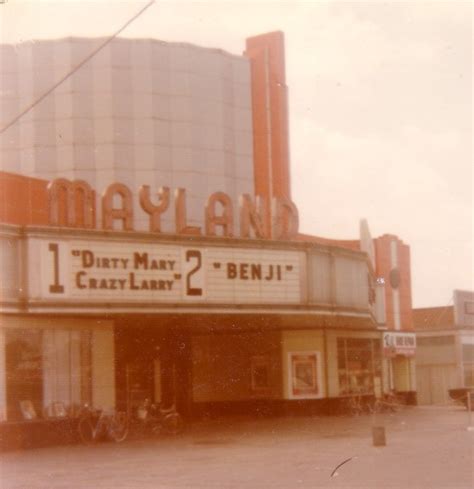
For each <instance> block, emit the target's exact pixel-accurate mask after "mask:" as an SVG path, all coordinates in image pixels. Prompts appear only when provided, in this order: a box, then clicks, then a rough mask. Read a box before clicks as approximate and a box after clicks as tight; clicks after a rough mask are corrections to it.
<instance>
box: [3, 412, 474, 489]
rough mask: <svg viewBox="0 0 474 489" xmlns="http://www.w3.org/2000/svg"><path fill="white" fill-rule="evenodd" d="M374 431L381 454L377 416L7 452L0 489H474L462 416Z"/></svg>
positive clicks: (264, 422) (398, 418) (260, 423)
mask: <svg viewBox="0 0 474 489" xmlns="http://www.w3.org/2000/svg"><path fill="white" fill-rule="evenodd" d="M382 418H383V419H382ZM376 422H377V424H382V423H383V424H384V425H385V428H386V435H387V446H385V447H379V448H377V447H374V446H373V445H372V436H371V427H372V418H371V416H360V417H358V418H349V417H299V418H272V419H260V420H255V419H253V420H251V419H246V418H244V417H242V418H233V419H228V420H225V421H224V420H215V421H210V422H206V423H199V424H196V425H194V426H193V427H192V428H191V429H190V430H188V432H187V433H186V434H184V435H182V436H180V437H177V438H165V437H163V438H158V439H155V440H131V441H126V442H125V443H123V444H121V445H114V444H111V443H103V444H99V445H97V446H94V447H83V446H68V447H57V448H45V449H38V450H31V451H26V452H14V453H6V454H4V455H3V456H2V459H1V462H0V464H1V465H0V469H1V471H0V488H1V489H20V488H22V489H36V488H38V489H40V488H41V489H46V488H48V489H59V488H61V489H62V488H64V489H66V488H68V489H79V488H80V489H83V488H84V489H86V488H87V489H89V488H90V489H92V488H103V489H105V488H107V489H112V488H114V489H115V488H127V489H132V488H133V489H142V488H145V489H148V488H154V489H156V488H158V489H161V488H163V489H184V488H199V489H208V488H209V489H210V488H222V489H240V488H255V489H257V488H258V489H260V488H265V489H266V488H272V489H282V488H285V489H293V488H304V489H309V488H323V487H324V488H326V487H328V488H364V489H372V488H373V489H380V488H391V489H395V488H397V489H398V488H400V489H401V488H403V489H408V488H417V489H419V488H423V489H424V488H426V489H435V488H446V489H447V488H449V489H458V488H459V489H461V488H462V489H464V488H465V489H471V488H472V487H474V457H473V455H474V452H473V446H474V431H468V430H467V429H466V427H467V422H468V413H467V411H466V410H465V409H462V408H457V407H446V408H431V407H430V408H428V407H426V408H425V407H423V408H406V409H404V410H402V411H400V412H398V413H395V414H386V415H383V416H381V417H379V419H378V420H376ZM347 459H350V460H349V461H348V462H347V463H345V464H344V465H342V466H341V467H340V468H339V469H338V470H337V475H336V476H334V477H331V473H332V472H333V470H334V469H335V468H336V467H337V465H339V464H340V463H341V462H343V461H344V460H347Z"/></svg>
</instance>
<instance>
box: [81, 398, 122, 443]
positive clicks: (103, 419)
mask: <svg viewBox="0 0 474 489" xmlns="http://www.w3.org/2000/svg"><path fill="white" fill-rule="evenodd" d="M78 431H79V437H80V438H81V441H82V442H83V443H84V444H86V445H90V444H92V443H95V442H97V441H99V440H103V439H109V440H112V441H114V442H116V443H120V442H122V441H124V440H125V439H126V438H127V435H128V420H127V415H126V414H125V413H122V412H114V413H112V414H107V413H105V411H104V410H100V409H91V408H89V407H88V406H85V407H84V408H83V410H82V412H81V414H80V415H79V423H78Z"/></svg>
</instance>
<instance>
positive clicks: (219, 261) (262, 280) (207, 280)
mask: <svg viewBox="0 0 474 489" xmlns="http://www.w3.org/2000/svg"><path fill="white" fill-rule="evenodd" d="M31 241H32V243H31V246H30V252H34V250H38V251H39V256H38V258H39V260H38V261H39V264H40V270H41V272H40V276H41V279H40V284H39V287H38V292H37V293H38V295H39V297H38V298H42V299H56V300H59V301H61V300H67V301H87V302H91V301H92V302H94V301H97V302H118V303H131V302H132V303H133V302H142V303H143V302H156V303H171V304H173V303H183V302H201V303H221V304H222V303H225V304H247V303H250V304H258V303H261V304H268V303H277V304H289V303H299V302H300V300H301V290H300V289H301V287H300V267H301V261H302V260H303V259H304V255H303V253H302V252H298V251H292V250H281V251H280V250H268V249H252V248H233V247H232V248H231V247H214V246H208V247H205V246H202V245H197V246H194V244H193V245H191V246H185V245H179V244H154V243H131V242H130V243H123V242H117V241H110V240H109V241H105V240H101V241H99V240H95V241H86V240H54V239H52V240H47V239H36V238H35V239H32V240H31ZM38 245H39V246H38ZM32 273H35V274H37V270H32Z"/></svg>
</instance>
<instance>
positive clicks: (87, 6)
mask: <svg viewBox="0 0 474 489" xmlns="http://www.w3.org/2000/svg"><path fill="white" fill-rule="evenodd" d="M147 3H148V2H147V0H145V1H128V2H119V1H108V0H96V1H81V2H78V1H68V0H63V1H62V2H57V3H52V2H44V1H36V2H23V1H19V0H7V3H6V4H3V5H0V15H1V22H2V23H1V26H0V36H1V40H2V42H21V41H23V42H24V41H30V40H34V39H45V38H56V37H63V36H69V35H74V36H107V35H111V34H112V33H113V32H114V31H116V30H117V29H118V28H119V27H120V26H121V25H122V24H123V23H125V22H126V21H127V20H128V19H129V18H130V17H132V16H133V15H134V14H135V13H136V12H137V11H138V10H139V9H140V7H141V6H144V5H146V4H147ZM273 30H281V31H283V32H284V33H285V39H286V70H287V83H288V86H289V95H290V100H289V118H290V146H291V175H292V192H293V200H294V201H295V202H296V204H297V206H298V208H299V211H300V216H301V228H300V230H301V231H302V232H305V233H311V234H316V235H319V236H324V237H332V238H341V239H355V238H357V237H358V229H359V220H360V219H361V218H366V219H367V220H368V222H369V226H370V229H371V232H372V235H373V236H374V237H375V236H379V235H381V234H385V233H390V234H397V235H398V236H399V237H400V238H401V239H402V240H403V241H404V242H405V243H407V244H409V245H410V247H411V259H412V288H413V303H414V306H415V307H423V306H445V305H448V304H450V303H451V297H452V291H453V289H471V290H472V289H474V269H473V225H474V224H473V171H472V4H471V2H468V1H465V2H456V1H446V2H421V1H412V2H388V3H383V2H381V1H376V2H360V1H358V2H340V1H333V2H321V1H315V0H314V1H307V2H297V1H294V0H292V1H286V2H274V1H265V2H263V1H262V2H246V1H235V2H228V1H223V0H220V1H217V2H190V1H187V2H185V1H177V0H174V1H157V2H155V4H154V5H152V6H151V7H150V8H149V9H148V10H146V12H145V13H144V14H143V15H142V16H141V17H140V18H138V19H137V20H136V21H135V22H134V23H133V24H132V25H131V26H129V27H128V28H127V29H126V31H124V32H123V33H122V36H123V37H153V38H156V39H161V40H164V41H182V42H189V43H193V44H198V45H201V46H206V47H217V48H221V49H224V50H226V51H229V52H232V53H235V54H241V53H242V52H243V50H244V49H245V38H246V37H249V36H252V35H256V34H261V33H264V32H269V31H273Z"/></svg>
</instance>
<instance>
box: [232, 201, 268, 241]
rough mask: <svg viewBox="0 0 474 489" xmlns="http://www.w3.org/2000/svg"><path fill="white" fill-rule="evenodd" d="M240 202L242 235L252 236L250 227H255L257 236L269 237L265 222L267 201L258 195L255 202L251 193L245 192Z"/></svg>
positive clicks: (245, 236) (244, 236)
mask: <svg viewBox="0 0 474 489" xmlns="http://www.w3.org/2000/svg"><path fill="white" fill-rule="evenodd" d="M239 203H240V237H241V238H250V228H252V229H253V231H254V233H255V237H256V238H262V239H265V238H269V237H270V236H269V235H268V234H269V233H268V229H267V226H266V222H265V201H264V200H263V199H262V198H261V197H259V196H257V197H256V199H255V204H254V203H253V202H252V197H250V195H249V194H243V195H241V196H240V199H239Z"/></svg>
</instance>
